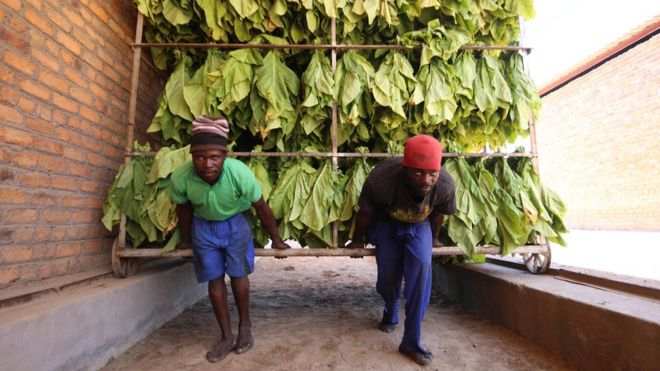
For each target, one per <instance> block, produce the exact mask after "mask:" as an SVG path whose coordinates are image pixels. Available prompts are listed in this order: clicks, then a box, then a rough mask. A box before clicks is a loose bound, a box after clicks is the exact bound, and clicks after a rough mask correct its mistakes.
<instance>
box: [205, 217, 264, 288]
mask: <svg viewBox="0 0 660 371" xmlns="http://www.w3.org/2000/svg"><path fill="white" fill-rule="evenodd" d="M192 244H193V263H194V264H195V274H196V275H197V282H207V281H212V280H214V279H216V278H218V277H222V276H223V275H224V274H225V272H226V273H227V274H228V275H229V276H230V277H233V278H241V277H245V276H247V275H248V274H250V273H252V272H253V271H254V244H253V242H252V231H251V230H250V224H249V223H248V220H247V219H246V217H245V216H244V215H243V214H242V213H239V214H236V215H234V216H232V217H231V218H229V219H227V220H223V221H209V220H205V219H202V218H198V217H196V216H193V220H192Z"/></svg>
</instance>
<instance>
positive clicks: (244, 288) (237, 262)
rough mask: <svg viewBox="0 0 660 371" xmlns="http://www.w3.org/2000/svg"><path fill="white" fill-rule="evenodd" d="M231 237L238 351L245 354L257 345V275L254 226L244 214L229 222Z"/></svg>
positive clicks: (229, 251)
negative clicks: (253, 289)
mask: <svg viewBox="0 0 660 371" xmlns="http://www.w3.org/2000/svg"><path fill="white" fill-rule="evenodd" d="M227 225H228V229H227V230H226V231H225V232H226V233H227V236H229V241H228V247H227V254H226V258H227V274H228V275H229V277H231V290H232V292H233V293H234V301H235V302H236V307H237V308H238V339H237V341H236V345H235V347H234V350H235V351H236V353H238V354H241V353H245V352H247V351H248V350H250V348H252V346H253V345H254V336H253V335H252V320H251V319H250V280H249V278H248V275H249V274H250V273H252V272H253V271H254V243H253V241H252V232H251V231H250V225H249V224H248V223H247V220H246V218H245V216H244V215H243V214H237V215H235V216H233V217H231V218H230V219H227Z"/></svg>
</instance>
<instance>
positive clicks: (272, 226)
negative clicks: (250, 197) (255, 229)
mask: <svg viewBox="0 0 660 371" xmlns="http://www.w3.org/2000/svg"><path fill="white" fill-rule="evenodd" d="M252 207H254V209H255V210H256V211H257V216H258V217H259V220H261V224H263V225H264V228H266V232H268V235H270V239H271V241H273V243H272V244H271V247H272V248H273V249H278V250H284V249H288V248H289V245H287V244H285V243H284V241H282V238H281V237H280V232H279V231H278V230H277V223H276V222H275V216H273V210H271V209H270V206H268V204H267V203H266V201H264V198H263V197H260V198H259V199H258V200H257V201H256V202H255V203H253V204H252Z"/></svg>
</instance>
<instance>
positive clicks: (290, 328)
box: [104, 257, 569, 370]
mask: <svg viewBox="0 0 660 371" xmlns="http://www.w3.org/2000/svg"><path fill="white" fill-rule="evenodd" d="M375 279H376V264H375V260H374V259H373V257H369V258H364V259H350V258H344V257H341V258H337V257H330V258H303V257H296V258H288V259H272V258H261V259H259V260H258V261H257V263H256V270H255V273H254V274H252V275H251V287H252V291H251V292H252V297H251V309H252V312H251V313H252V322H253V330H254V334H255V345H254V347H253V348H252V349H251V350H250V351H249V352H247V353H245V354H241V355H238V354H234V353H232V354H230V355H228V356H227V358H225V359H224V360H222V361H221V362H219V363H216V364H211V363H208V362H207V361H206V359H205V358H204V355H205V353H206V351H207V350H208V349H210V347H211V346H212V344H213V343H214V341H216V339H217V336H218V326H217V324H216V322H215V319H214V317H213V312H212V309H211V305H210V303H209V301H208V299H203V300H200V301H199V302H197V303H196V304H195V305H193V306H192V307H190V308H188V309H187V310H185V311H184V312H183V313H182V314H180V315H179V316H178V317H176V318H175V319H173V320H172V321H170V322H168V323H167V324H165V325H164V326H163V327H162V328H160V329H158V330H156V331H155V332H154V333H152V334H151V335H150V336H149V337H148V338H147V339H145V340H144V341H142V342H140V343H139V344H137V345H135V346H134V347H132V348H131V349H129V350H128V351H127V352H125V353H124V354H123V355H121V356H120V357H119V358H117V359H115V360H113V361H112V362H110V363H109V364H108V365H107V366H106V367H105V368H104V370H219V369H222V370H417V369H425V370H440V369H445V370H486V369H487V370H567V369H569V367H568V366H567V365H566V364H565V363H563V362H562V361H561V360H560V359H559V358H557V357H555V356H553V355H551V354H549V353H548V352H546V351H544V350H543V349H542V348H540V347H538V346H536V345H534V344H531V343H529V342H528V341H526V340H525V339H524V338H522V337H520V336H518V335H516V334H514V333H513V332H511V331H508V330H506V329H504V328H502V327H500V326H497V325H494V324H492V323H490V322H488V321H485V320H483V319H480V318H478V317H475V316H473V315H470V314H466V313H465V312H463V310H462V309H461V308H460V307H459V306H458V305H455V304H452V303H448V302H447V301H446V300H443V298H442V296H441V295H438V294H434V295H433V298H432V300H431V305H430V306H429V310H428V312H427V315H426V319H425V321H424V343H425V345H426V346H427V347H428V348H429V349H430V350H431V351H432V352H433V353H434V355H435V358H434V360H433V362H432V363H431V364H430V365H428V366H426V367H423V368H422V367H420V366H418V365H416V364H415V363H413V362H412V361H410V360H409V359H408V358H406V357H404V356H403V355H401V354H399V353H398V352H397V347H398V345H399V342H400V340H401V336H402V333H403V328H402V324H401V325H399V326H398V328H397V330H396V331H395V332H393V333H390V334H386V333H383V332H381V331H379V330H378V329H376V325H377V323H378V321H379V320H380V315H381V311H382V303H381V299H380V297H379V296H378V294H377V293H376V290H375ZM230 306H231V310H232V322H233V324H234V329H236V323H237V322H236V321H237V318H236V317H237V314H236V308H235V307H234V304H233V299H232V300H230ZM402 307H403V305H402ZM400 318H401V319H403V318H404V314H403V313H401V316H400Z"/></svg>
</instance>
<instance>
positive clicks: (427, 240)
mask: <svg viewBox="0 0 660 371" xmlns="http://www.w3.org/2000/svg"><path fill="white" fill-rule="evenodd" d="M411 232H412V233H411V235H410V239H409V240H408V241H407V242H406V247H405V249H404V250H405V252H404V254H405V258H404V261H405V262H404V264H403V275H404V279H405V282H406V284H405V288H404V296H405V298H406V320H405V326H404V332H403V340H402V341H401V346H400V348H399V349H400V350H401V351H402V352H403V353H407V354H409V355H411V358H413V359H414V360H415V362H417V363H420V364H427V363H428V362H430V361H431V359H432V357H433V354H431V352H429V351H428V350H427V349H426V348H424V347H423V346H422V321H423V320H424V314H425V313H426V309H427V307H428V304H429V300H430V297H431V282H432V270H431V256H432V237H431V229H430V226H429V225H428V223H426V222H425V223H419V224H416V225H415V227H414V228H412V229H411Z"/></svg>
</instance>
